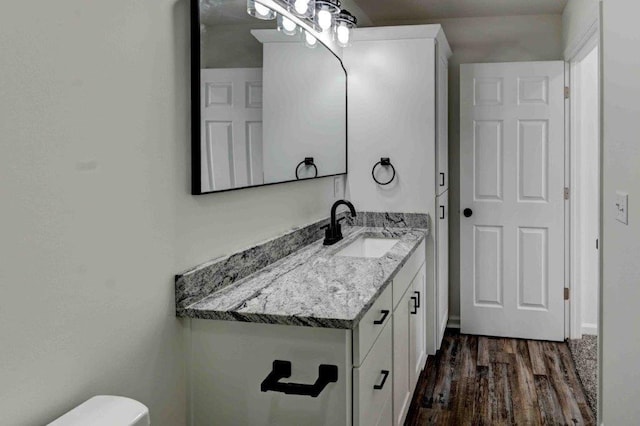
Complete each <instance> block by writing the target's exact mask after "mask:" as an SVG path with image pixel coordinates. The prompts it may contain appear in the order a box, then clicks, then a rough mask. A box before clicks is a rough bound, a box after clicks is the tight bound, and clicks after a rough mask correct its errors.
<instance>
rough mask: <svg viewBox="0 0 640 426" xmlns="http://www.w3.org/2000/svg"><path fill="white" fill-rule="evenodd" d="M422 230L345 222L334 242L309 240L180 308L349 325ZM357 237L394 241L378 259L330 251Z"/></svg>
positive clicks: (228, 316) (197, 314) (206, 315)
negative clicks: (286, 253)
mask: <svg viewBox="0 0 640 426" xmlns="http://www.w3.org/2000/svg"><path fill="white" fill-rule="evenodd" d="M427 233H428V231H427V230H425V229H414V228H368V227H357V226H356V227H346V228H345V230H344V234H345V238H344V240H342V241H340V242H339V243H337V244H335V245H333V246H324V245H322V240H320V241H317V242H314V243H312V244H310V245H308V246H306V247H304V248H302V249H300V250H298V251H296V252H294V253H292V254H291V255H289V256H287V257H285V258H283V259H281V260H279V261H277V262H275V263H273V264H271V265H269V266H267V267H265V268H263V269H261V270H259V271H257V272H255V273H254V274H251V275H249V276H247V277H246V278H244V279H241V280H239V281H237V282H235V283H233V284H231V285H229V286H227V287H224V288H223V289H221V290H218V291H216V292H215V293H212V294H210V295H208V296H205V297H204V298H203V299H202V300H199V301H197V302H195V303H193V304H190V305H189V306H187V307H185V309H184V310H183V312H182V313H183V316H186V317H190V318H200V319H219V320H233V321H244V322H258V323H269V324H287V325H298V326H307V327H324V328H340V329H353V328H355V327H356V326H357V324H358V322H359V321H360V319H361V318H362V317H363V316H364V314H365V313H366V312H367V310H368V309H369V308H370V307H371V306H372V305H373V303H374V302H375V301H376V299H377V297H378V296H379V295H380V294H381V293H382V292H383V291H384V289H385V288H386V287H387V286H388V285H389V284H390V283H391V281H392V279H393V277H394V276H395V275H396V273H397V272H398V271H399V270H400V269H401V268H402V266H403V265H404V264H405V263H406V261H407V260H408V259H409V257H410V256H411V254H413V252H414V251H415V250H416V249H417V248H418V246H419V245H420V243H421V242H422V241H423V240H424V238H425V237H426V235H427ZM360 236H368V237H382V238H399V240H400V241H398V242H397V243H396V244H395V245H394V246H393V247H392V248H391V249H390V250H389V251H388V252H387V253H386V254H385V255H384V256H382V257H380V258H359V257H347V256H336V253H337V252H339V251H340V250H342V249H343V248H344V247H346V246H347V245H349V244H350V243H351V242H352V241H354V240H355V239H357V238H359V237H360Z"/></svg>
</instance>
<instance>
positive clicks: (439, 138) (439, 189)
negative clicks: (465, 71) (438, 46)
mask: <svg viewBox="0 0 640 426" xmlns="http://www.w3.org/2000/svg"><path fill="white" fill-rule="evenodd" d="M436 60H437V62H438V75H437V88H436V90H437V92H438V94H437V97H438V108H437V111H436V116H437V118H436V119H437V123H438V124H437V134H436V150H437V156H438V157H437V158H438V164H437V167H436V168H437V176H436V195H440V194H442V193H444V192H445V191H446V190H447V189H448V188H449V113H448V103H449V102H448V96H449V64H448V62H447V59H446V58H444V57H439V58H437V59H436Z"/></svg>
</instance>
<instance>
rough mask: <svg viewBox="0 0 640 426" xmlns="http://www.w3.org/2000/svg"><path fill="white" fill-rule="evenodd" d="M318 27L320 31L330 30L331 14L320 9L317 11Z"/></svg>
mask: <svg viewBox="0 0 640 426" xmlns="http://www.w3.org/2000/svg"><path fill="white" fill-rule="evenodd" d="M318 25H320V28H321V29H322V31H326V30H328V29H329V28H331V12H329V11H328V10H327V9H322V10H319V11H318Z"/></svg>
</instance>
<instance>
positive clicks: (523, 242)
mask: <svg viewBox="0 0 640 426" xmlns="http://www.w3.org/2000/svg"><path fill="white" fill-rule="evenodd" d="M460 132H461V135H460V136H461V137H460V210H461V211H460V214H461V218H460V224H461V225H460V265H461V266H460V300H461V302H460V303H461V307H460V308H461V328H462V332H463V333H469V334H481V335H490V336H506V337H516V338H527V339H541V340H556V341H560V340H563V339H564V203H565V202H564V195H563V194H564V63H563V62H527V63H503V64H470V65H462V66H461V93H460ZM465 209H469V210H467V212H466V214H465ZM469 214H470V216H469V217H467V216H468V215H469Z"/></svg>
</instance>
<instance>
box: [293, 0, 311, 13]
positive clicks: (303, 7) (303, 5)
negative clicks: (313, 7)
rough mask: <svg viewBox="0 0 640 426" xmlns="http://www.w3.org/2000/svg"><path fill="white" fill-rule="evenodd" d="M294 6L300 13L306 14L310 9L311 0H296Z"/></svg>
mask: <svg viewBox="0 0 640 426" xmlns="http://www.w3.org/2000/svg"><path fill="white" fill-rule="evenodd" d="M293 7H294V9H295V10H296V13H297V14H298V15H305V14H306V13H307V10H308V9H309V0H296V2H295V3H294V5H293Z"/></svg>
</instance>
